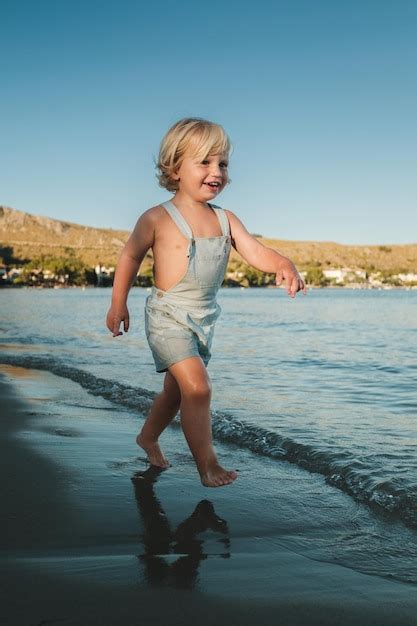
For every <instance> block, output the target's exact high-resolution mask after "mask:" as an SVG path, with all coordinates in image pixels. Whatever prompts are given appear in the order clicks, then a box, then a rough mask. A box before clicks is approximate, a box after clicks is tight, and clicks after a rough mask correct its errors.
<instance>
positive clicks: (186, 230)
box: [162, 200, 193, 239]
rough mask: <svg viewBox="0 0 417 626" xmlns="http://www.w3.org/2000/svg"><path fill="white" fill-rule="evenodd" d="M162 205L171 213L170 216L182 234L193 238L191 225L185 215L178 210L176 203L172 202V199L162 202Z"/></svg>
mask: <svg viewBox="0 0 417 626" xmlns="http://www.w3.org/2000/svg"><path fill="white" fill-rule="evenodd" d="M162 206H163V207H164V208H165V209H166V210H167V211H168V213H169V214H170V216H171V217H172V219H173V220H174V222H175V223H176V225H177V226H178V228H179V229H180V231H181V232H182V234H183V235H184V236H185V237H187V239H192V238H193V232H192V230H191V228H190V227H189V225H188V223H187V222H186V220H185V219H184V217H183V216H182V215H181V213H180V212H179V211H178V209H177V207H176V206H175V204H174V203H173V202H171V200H167V201H166V202H162Z"/></svg>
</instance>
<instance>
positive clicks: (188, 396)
mask: <svg viewBox="0 0 417 626" xmlns="http://www.w3.org/2000/svg"><path fill="white" fill-rule="evenodd" d="M169 371H170V372H171V374H172V375H173V376H174V378H175V380H176V381H177V384H178V387H179V389H180V392H181V425H182V429H183V432H184V435H185V438H186V440H187V443H188V445H189V447H190V450H191V453H192V455H193V457H194V460H195V462H196V464H197V469H198V471H199V474H200V478H201V482H202V483H203V485H205V486H206V487H220V486H222V485H227V484H229V483H231V482H233V481H234V480H235V479H236V478H237V473H236V472H235V471H228V470H225V469H223V468H222V467H221V466H220V465H219V463H218V461H217V457H216V453H215V451H214V448H213V440H212V433H211V416H210V400H211V381H210V378H209V375H208V373H207V370H206V368H205V365H204V363H203V360H202V359H201V358H200V357H197V356H193V357H189V358H187V359H183V360H182V361H178V363H174V365H171V366H170V368H169Z"/></svg>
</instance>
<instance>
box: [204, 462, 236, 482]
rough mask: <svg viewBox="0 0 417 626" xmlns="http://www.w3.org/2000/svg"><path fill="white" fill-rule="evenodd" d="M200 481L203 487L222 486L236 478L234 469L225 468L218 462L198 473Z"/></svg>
mask: <svg viewBox="0 0 417 626" xmlns="http://www.w3.org/2000/svg"><path fill="white" fill-rule="evenodd" d="M200 478H201V482H202V483H203V485H204V486H205V487H223V485H230V483H232V482H233V481H234V480H236V478H237V472H235V471H234V470H225V469H223V468H222V467H221V466H220V465H219V464H218V463H216V464H214V465H213V466H212V467H210V469H208V470H207V471H205V472H201V473H200Z"/></svg>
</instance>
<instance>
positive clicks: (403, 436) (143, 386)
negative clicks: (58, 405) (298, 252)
mask: <svg viewBox="0 0 417 626" xmlns="http://www.w3.org/2000/svg"><path fill="white" fill-rule="evenodd" d="M147 295H148V291H147V290H146V289H141V288H133V289H132V290H131V292H130V295H129V301H128V306H129V311H130V318H131V319H130V329H129V331H128V333H127V334H124V335H123V336H119V337H112V334H111V333H110V332H109V331H108V329H107V328H106V325H105V318H106V313H107V310H108V307H109V304H110V297H111V291H110V289H100V288H87V289H82V288H71V289H48V290H47V289H25V288H23V289H5V290H3V291H1V292H0V333H1V335H0V341H1V354H0V361H2V362H3V363H10V364H15V365H20V366H23V367H35V368H40V369H46V370H49V371H52V372H54V373H55V374H58V375H60V376H63V377H68V378H71V379H72V380H75V381H76V382H79V383H80V384H82V385H83V386H84V387H85V388H87V389H88V390H89V391H90V392H91V393H92V394H95V395H101V396H103V397H105V398H108V399H110V400H112V401H113V402H115V403H116V404H117V403H118V404H123V405H126V406H130V407H133V408H137V410H138V411H139V412H141V413H143V414H145V413H146V410H147V408H148V407H149V404H150V402H151V400H152V397H153V396H154V394H155V392H158V391H159V390H160V388H161V386H162V381H163V376H164V375H163V374H158V373H156V372H155V367H154V363H153V360H152V357H151V353H150V350H149V348H148V345H147V342H146V337H145V332H144V316H143V308H144V303H145V298H146V296H147ZM218 302H219V304H220V306H221V307H222V314H221V316H220V318H219V320H218V322H217V326H216V331H215V337H214V341H213V346H212V359H211V361H210V363H209V366H208V372H209V374H210V377H211V380H212V384H213V398H212V413H213V432H214V436H215V438H217V439H219V440H222V441H225V442H231V443H233V444H234V445H237V446H240V447H242V448H246V449H249V450H251V451H253V452H254V453H256V454H257V455H259V457H260V458H262V457H269V459H271V458H272V459H274V460H276V462H277V463H279V462H282V461H289V462H291V463H294V464H297V465H298V466H299V467H302V468H304V469H305V470H306V471H309V472H318V473H320V474H322V475H323V477H324V479H325V480H326V482H328V483H329V484H331V485H332V486H335V487H337V488H340V489H342V490H344V491H345V492H347V493H348V494H349V495H350V496H351V497H352V498H353V499H355V500H356V501H358V502H361V503H364V504H365V505H366V506H369V507H371V508H372V509H373V510H374V511H376V512H377V513H378V514H380V515H381V519H384V520H387V519H392V520H393V521H395V523H397V522H400V523H401V524H402V525H403V526H404V532H407V533H411V535H410V534H407V551H406V553H407V556H408V557H411V556H412V555H411V552H413V551H414V552H416V555H417V545H416V544H417V542H416V541H415V539H416V533H415V531H416V530H417V388H416V377H417V291H406V290H389V291H388V290H387V291H385V290H381V291H379V290H348V289H320V290H319V289H317V290H310V291H309V293H308V295H307V296H303V295H302V294H298V295H297V297H296V298H295V299H292V298H290V297H289V296H287V295H286V293H285V291H284V290H282V289H274V288H272V289H265V288H263V289H262V288H259V289H256V288H254V289H224V288H223V289H221V290H220V291H219V294H218ZM364 537H365V536H364V535H363V534H361V539H360V542H361V545H360V546H359V545H355V546H352V545H350V547H349V549H350V551H351V553H350V556H352V558H353V555H354V554H356V556H357V558H359V557H360V558H363V551H364V550H365V538H364ZM404 537H405V535H404V536H402V537H400V536H398V537H397V540H396V541H394V543H395V544H396V548H395V549H393V548H392V546H391V551H392V550H394V552H395V550H403V549H404ZM410 537H412V538H413V540H412V541H411V542H410ZM369 541H370V539H369V537H368V544H369ZM371 543H372V542H371ZM368 547H369V545H368ZM410 551H411V552H410ZM414 552H413V554H414ZM358 555H359V556H358ZM398 555H399V554H397V556H398ZM416 555H414V556H416ZM391 556H392V555H391ZM406 561H407V563H408V565H407V568H408V569H407V572H405V573H404V572H403V575H402V576H400V578H401V579H403V580H405V579H407V580H410V582H411V581H416V582H417V566H415V568H414V569H415V571H414V570H413V567H412V566H411V565H409V563H410V562H411V561H410V560H409V558H407V559H406ZM414 562H415V559H414ZM394 569H395V568H394Z"/></svg>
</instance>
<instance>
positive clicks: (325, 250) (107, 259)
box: [0, 206, 417, 272]
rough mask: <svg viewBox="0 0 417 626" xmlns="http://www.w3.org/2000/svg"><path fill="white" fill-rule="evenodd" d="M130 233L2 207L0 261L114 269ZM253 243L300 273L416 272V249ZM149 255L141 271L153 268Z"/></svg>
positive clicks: (273, 241)
mask: <svg viewBox="0 0 417 626" xmlns="http://www.w3.org/2000/svg"><path fill="white" fill-rule="evenodd" d="M128 236H129V232H128V231H125V230H113V229H111V228H93V227H90V226H82V225H80V224H74V223H72V222H67V221H61V220H56V219H51V218H49V217H43V216H39V215H32V214H30V213H25V212H23V211H18V210H16V209H12V208H9V207H5V206H0V257H2V258H3V261H4V263H6V264H10V263H17V264H21V263H24V262H27V261H30V260H32V259H36V258H39V257H40V256H41V255H46V256H54V257H66V256H68V255H69V254H73V255H74V256H76V257H77V258H79V259H80V260H82V261H83V262H84V263H86V264H89V265H91V266H95V265H96V264H97V263H99V262H100V263H101V264H103V265H106V266H114V265H115V264H116V262H117V259H118V256H119V253H120V251H121V249H122V248H123V246H124V244H125V242H126V240H127V238H128ZM257 238H258V239H259V240H260V241H262V243H263V244H264V245H266V246H268V247H271V248H275V249H276V250H278V251H279V252H281V253H282V254H284V255H286V256H289V257H290V258H291V259H292V260H293V261H294V262H295V263H296V265H297V266H298V267H299V269H305V268H308V267H312V266H317V267H321V268H323V269H326V268H330V267H332V268H338V267H350V268H352V269H367V270H374V269H376V270H382V271H386V272H395V271H402V272H417V244H407V245H390V246H386V245H381V246H377V245H376V246H375V245H374V246H352V245H343V244H338V243H333V242H314V241H286V240H280V239H269V238H267V237H260V236H258V235H257ZM151 259H152V253H151V251H150V252H149V253H148V255H147V258H146V259H145V261H144V264H143V266H142V269H141V271H143V270H146V269H147V268H148V266H149V265H151ZM240 260H241V257H240V256H239V255H238V254H237V253H236V252H235V251H234V250H232V254H231V258H230V263H231V265H232V266H236V264H238V263H239V261H240Z"/></svg>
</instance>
